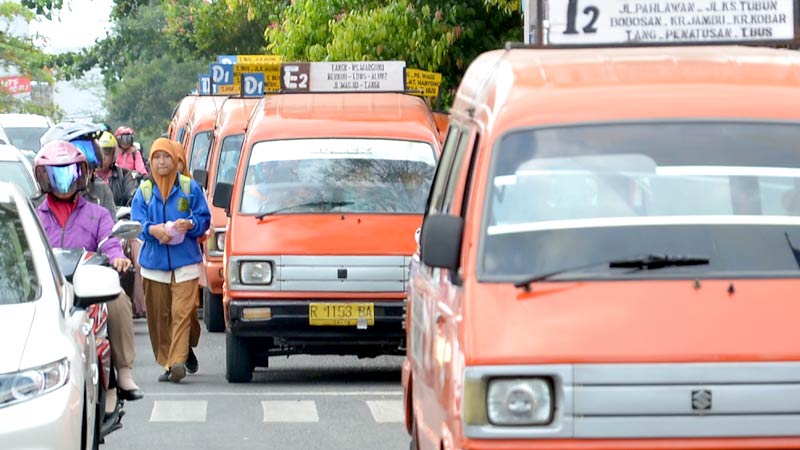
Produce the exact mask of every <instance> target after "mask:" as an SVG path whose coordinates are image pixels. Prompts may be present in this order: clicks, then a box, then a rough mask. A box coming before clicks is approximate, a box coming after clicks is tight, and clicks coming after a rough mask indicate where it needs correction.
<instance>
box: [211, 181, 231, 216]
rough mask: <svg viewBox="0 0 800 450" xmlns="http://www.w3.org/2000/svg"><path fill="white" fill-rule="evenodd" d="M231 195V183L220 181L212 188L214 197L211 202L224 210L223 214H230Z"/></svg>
mask: <svg viewBox="0 0 800 450" xmlns="http://www.w3.org/2000/svg"><path fill="white" fill-rule="evenodd" d="M232 195H233V184H231V183H225V182H222V181H220V182H219V183H217V186H216V188H214V199H213V201H212V204H213V205H214V206H216V207H217V208H222V209H224V210H225V214H227V215H228V216H230V215H231V196H232Z"/></svg>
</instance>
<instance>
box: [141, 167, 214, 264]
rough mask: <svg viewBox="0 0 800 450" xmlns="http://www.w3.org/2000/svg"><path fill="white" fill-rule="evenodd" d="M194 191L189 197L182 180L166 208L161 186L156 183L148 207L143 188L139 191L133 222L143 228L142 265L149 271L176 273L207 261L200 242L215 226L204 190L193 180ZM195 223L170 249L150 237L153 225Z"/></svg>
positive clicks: (174, 188)
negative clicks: (212, 225) (182, 185)
mask: <svg viewBox="0 0 800 450" xmlns="http://www.w3.org/2000/svg"><path fill="white" fill-rule="evenodd" d="M191 186H192V188H191V191H190V194H189V195H188V196H187V195H186V194H185V193H184V192H183V191H182V190H181V188H180V185H179V182H178V178H176V179H175V185H174V186H172V191H171V192H170V193H169V196H168V197H167V202H166V204H164V201H163V199H162V198H161V192H160V191H159V190H158V185H156V184H155V183H153V195H152V197H151V198H150V203H149V204H146V203H145V201H144V197H143V196H142V189H141V187H140V188H139V189H137V190H136V195H135V196H134V197H133V203H132V204H131V219H133V220H135V221H137V222H139V223H141V224H142V234H141V235H140V238H141V239H142V240H143V241H144V244H143V245H142V250H141V252H139V264H140V265H141V266H142V267H144V268H146V269H153V270H175V269H178V268H180V267H183V266H188V265H189V264H197V263H199V262H202V261H203V252H202V250H201V249H200V244H199V243H198V242H197V239H198V238H199V237H201V236H203V234H205V232H206V230H208V227H209V225H210V224H211V212H210V211H209V210H208V203H206V197H205V195H204V194H203V190H202V189H201V188H200V186H199V185H198V184H197V183H196V182H195V181H194V180H192V182H191ZM178 219H191V220H192V221H193V222H194V228H192V229H191V230H189V232H187V233H186V238H185V239H184V240H183V242H181V243H180V244H177V245H166V244H162V243H161V242H159V241H158V239H156V238H155V237H153V235H152V234H150V225H158V224H161V223H166V222H167V221H170V220H172V221H175V220H178Z"/></svg>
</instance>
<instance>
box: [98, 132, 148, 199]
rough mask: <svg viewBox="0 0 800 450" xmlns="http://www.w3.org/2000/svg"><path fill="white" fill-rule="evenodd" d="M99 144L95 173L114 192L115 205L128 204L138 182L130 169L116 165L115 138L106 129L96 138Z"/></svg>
mask: <svg viewBox="0 0 800 450" xmlns="http://www.w3.org/2000/svg"><path fill="white" fill-rule="evenodd" d="M97 143H98V144H99V146H100V153H101V156H102V158H101V160H100V165H99V167H98V168H97V169H96V170H95V171H94V173H95V175H96V176H97V177H98V178H100V179H102V180H103V181H105V182H106V183H107V184H108V186H109V187H110V188H111V192H112V193H113V194H114V204H116V205H117V206H130V204H131V200H132V199H133V195H134V194H136V188H137V187H139V184H138V183H137V182H136V179H135V178H134V177H133V174H132V172H131V171H130V170H128V169H126V168H124V167H119V166H117V164H116V162H115V158H114V157H115V152H116V150H117V139H116V138H114V135H113V134H111V133H109V132H108V131H103V132H102V133H101V134H100V137H99V138H98V139H97Z"/></svg>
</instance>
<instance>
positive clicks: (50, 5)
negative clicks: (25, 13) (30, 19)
mask: <svg viewBox="0 0 800 450" xmlns="http://www.w3.org/2000/svg"><path fill="white" fill-rule="evenodd" d="M21 3H22V6H24V7H26V8H28V9H29V10H33V11H34V12H35V13H36V14H38V15H41V16H44V17H45V18H47V19H48V20H49V19H52V17H53V13H54V12H56V11H58V10H59V9H61V7H62V6H63V4H64V2H63V1H62V0H22V2H21Z"/></svg>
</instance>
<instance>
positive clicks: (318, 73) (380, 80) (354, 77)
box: [279, 61, 406, 92]
mask: <svg viewBox="0 0 800 450" xmlns="http://www.w3.org/2000/svg"><path fill="white" fill-rule="evenodd" d="M405 67H406V63H405V61H350V62H312V63H285V64H282V65H281V69H280V76H279V78H280V89H281V91H287V92H308V91H316V92H403V91H405V79H404V78H405Z"/></svg>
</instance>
